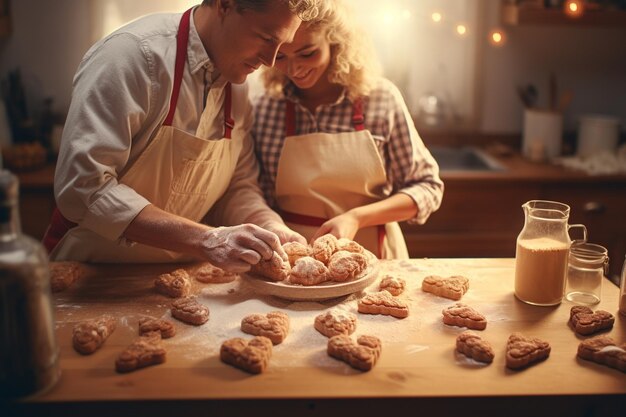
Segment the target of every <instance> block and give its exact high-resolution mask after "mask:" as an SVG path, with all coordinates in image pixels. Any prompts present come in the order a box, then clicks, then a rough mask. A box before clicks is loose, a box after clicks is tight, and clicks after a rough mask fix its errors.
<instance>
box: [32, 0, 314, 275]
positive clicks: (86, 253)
mask: <svg viewBox="0 0 626 417" xmlns="http://www.w3.org/2000/svg"><path fill="white" fill-rule="evenodd" d="M315 13H316V7H315V1H313V0H204V1H203V3H202V5H200V6H198V7H196V8H194V9H192V10H189V11H187V12H186V13H184V14H183V15H182V17H181V15H179V14H158V15H151V16H147V17H144V18H141V19H139V20H137V21H135V22H133V23H130V24H129V25H127V26H125V27H123V28H121V29H119V30H117V31H116V32H114V33H113V34H111V35H109V36H108V37H107V38H105V39H103V40H101V41H100V42H98V43H97V44H96V45H94V46H93V47H92V48H91V49H90V50H89V51H88V52H87V54H86V55H85V57H84V58H83V61H82V62H81V64H80V67H79V69H78V71H77V73H76V76H75V78H74V90H73V96H72V103H71V105H70V109H69V113H68V118H67V121H66V125H65V130H64V134H63V139H62V143H61V150H60V153H59V159H58V162H57V170H56V173H55V197H56V200H57V205H58V210H57V211H55V213H54V215H53V219H52V223H51V225H50V227H49V229H48V231H47V233H46V236H45V237H44V244H45V245H46V247H47V249H48V251H49V252H50V258H51V259H52V260H78V261H90V262H172V261H183V260H191V259H198V258H199V259H205V260H208V261H210V262H211V263H213V264H214V265H216V266H219V267H222V268H224V269H226V270H229V271H232V272H242V271H245V270H248V269H249V268H250V265H254V264H256V263H257V262H259V261H260V260H261V259H269V258H270V257H271V256H272V253H273V251H277V252H278V253H279V254H281V255H284V252H283V251H282V248H281V246H280V240H282V241H283V242H284V241H290V240H299V241H303V240H304V239H303V238H302V237H301V236H300V235H298V234H296V233H295V232H292V231H291V230H290V229H288V228H287V227H286V226H285V225H284V223H283V222H282V220H281V219H280V217H279V216H278V215H277V214H276V213H274V212H273V211H271V210H270V209H269V208H268V207H267V205H266V204H265V202H264V200H263V196H262V194H261V192H260V191H259V188H258V185H257V183H256V177H257V174H258V168H257V166H256V162H255V157H254V153H253V149H252V142H251V139H250V137H249V134H248V131H249V128H250V126H251V123H252V111H251V108H250V104H249V101H248V99H247V87H246V86H245V85H234V84H240V83H243V82H244V81H245V80H246V77H247V76H248V74H250V73H252V72H253V71H254V70H256V69H257V68H259V67H260V66H261V65H262V64H263V65H267V66H272V65H273V64H274V60H275V57H276V53H277V51H278V48H279V47H280V46H281V45H282V44H283V43H285V42H290V41H291V40H292V39H293V36H294V34H295V32H296V30H297V29H298V27H299V26H300V23H301V21H302V19H308V18H311V17H314V16H315ZM201 221H202V222H201ZM203 223H206V224H224V225H227V226H229V227H218V228H212V227H210V226H207V225H205V224H203ZM251 223H254V224H256V225H259V226H261V227H262V228H261V227H259V226H255V225H253V224H251ZM279 239H280V240H279Z"/></svg>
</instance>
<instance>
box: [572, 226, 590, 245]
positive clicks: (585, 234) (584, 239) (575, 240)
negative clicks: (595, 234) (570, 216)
mask: <svg viewBox="0 0 626 417" xmlns="http://www.w3.org/2000/svg"><path fill="white" fill-rule="evenodd" d="M575 228H578V229H582V230H583V238H582V240H580V239H574V240H572V243H585V242H587V227H585V225H584V224H570V225H568V226H567V232H568V234H569V231H570V230H571V229H575ZM570 239H571V237H570Z"/></svg>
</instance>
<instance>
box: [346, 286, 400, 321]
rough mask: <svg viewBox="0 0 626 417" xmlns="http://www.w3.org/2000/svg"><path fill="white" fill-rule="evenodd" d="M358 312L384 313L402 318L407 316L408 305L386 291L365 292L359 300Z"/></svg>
mask: <svg viewBox="0 0 626 417" xmlns="http://www.w3.org/2000/svg"><path fill="white" fill-rule="evenodd" d="M358 311H359V313H365V314H384V315H387V316H393V317H397V318H399V319H403V318H406V317H408V316H409V305H408V304H407V303H405V302H404V301H402V300H401V299H399V298H397V297H394V296H393V295H391V294H390V293H389V292H387V291H379V292H373V293H369V294H367V295H366V296H365V297H363V298H361V299H360V300H359V304H358Z"/></svg>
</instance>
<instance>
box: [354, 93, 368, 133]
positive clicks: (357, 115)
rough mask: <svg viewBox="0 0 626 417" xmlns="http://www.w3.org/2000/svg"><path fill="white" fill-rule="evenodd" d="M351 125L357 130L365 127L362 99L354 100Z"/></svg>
mask: <svg viewBox="0 0 626 417" xmlns="http://www.w3.org/2000/svg"><path fill="white" fill-rule="evenodd" d="M352 126H354V130H356V131H357V132H359V131H361V130H364V129H365V116H364V115H363V99H362V98H361V97H359V98H357V99H356V100H354V104H353V105H352Z"/></svg>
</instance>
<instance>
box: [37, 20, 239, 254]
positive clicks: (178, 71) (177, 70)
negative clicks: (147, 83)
mask: <svg viewBox="0 0 626 417" xmlns="http://www.w3.org/2000/svg"><path fill="white" fill-rule="evenodd" d="M191 11H192V9H189V10H187V11H186V12H185V13H183V16H182V18H181V19H180V25H179V27H178V34H177V36H176V63H175V66H174V86H173V88H172V97H171V99H170V110H169V112H168V114H167V117H166V118H165V121H164V122H163V126H171V125H172V120H174V113H176V103H177V102H178V94H179V92H180V85H181V84H182V81H183V71H184V70H185V61H187V43H188V40H189V27H190V20H191ZM229 110H230V109H229ZM76 226H77V224H76V223H73V222H71V221H69V220H67V219H66V218H65V217H63V215H62V214H61V212H60V211H59V209H57V208H55V209H54V212H53V213H52V219H51V220H50V226H48V230H46V233H45V235H44V237H43V240H42V243H43V245H44V246H45V248H46V249H47V250H48V253H51V252H52V250H53V249H54V248H55V247H56V245H57V244H58V243H59V242H60V241H61V239H62V238H63V236H65V234H66V233H67V232H68V231H69V230H70V229H72V228H74V227H76Z"/></svg>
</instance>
